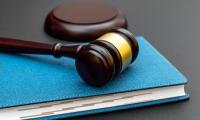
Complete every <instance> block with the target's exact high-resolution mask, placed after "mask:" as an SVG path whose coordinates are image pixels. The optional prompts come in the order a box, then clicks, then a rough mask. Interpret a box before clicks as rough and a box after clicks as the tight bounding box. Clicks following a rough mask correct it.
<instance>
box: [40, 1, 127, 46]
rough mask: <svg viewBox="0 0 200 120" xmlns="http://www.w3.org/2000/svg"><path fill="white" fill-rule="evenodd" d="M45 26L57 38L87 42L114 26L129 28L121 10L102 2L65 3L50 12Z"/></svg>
mask: <svg viewBox="0 0 200 120" xmlns="http://www.w3.org/2000/svg"><path fill="white" fill-rule="evenodd" d="M44 28H45V31H46V32H47V33H48V34H49V35H51V36H53V37H55V38H59V39H63V40H66V41H72V42H87V41H92V40H95V39H96V38H98V37H100V36H101V35H103V34H104V33H106V32H108V31H110V30H111V29H113V28H127V21H126V18H125V16H124V15H123V13H122V12H121V10H119V9H118V8H116V7H114V6H111V5H108V4H105V3H102V2H101V3H100V2H92V1H90V2H76V3H70V4H69V3H64V4H61V5H59V6H58V7H56V8H55V9H53V10H52V11H51V12H50V13H49V14H48V16H47V18H46V21H45V26H44Z"/></svg>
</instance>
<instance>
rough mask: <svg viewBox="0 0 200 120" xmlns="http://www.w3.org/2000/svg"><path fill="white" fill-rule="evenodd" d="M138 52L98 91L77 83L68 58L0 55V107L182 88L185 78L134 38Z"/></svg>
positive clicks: (78, 113) (105, 110) (164, 59)
mask: <svg viewBox="0 0 200 120" xmlns="http://www.w3.org/2000/svg"><path fill="white" fill-rule="evenodd" d="M137 40H138V43H139V47H140V51H139V55H138V58H137V59H136V61H135V62H134V63H133V64H131V65H130V66H129V67H128V69H126V70H125V71H124V72H122V73H121V74H120V75H119V76H117V77H116V78H115V79H114V80H112V81H110V82H109V83H108V84H106V85H105V86H103V87H101V88H95V87H91V86H89V85H87V84H85V83H84V81H82V80H81V78H80V77H79V75H78V73H77V72H76V69H75V66H74V60H73V59H70V58H64V57H63V58H60V59H56V58H53V57H52V56H46V55H21V54H20V55H13V54H12V55H11V54H2V53H1V54H0V108H8V107H13V106H20V105H28V104H33V103H43V102H52V101H59V100H67V99H75V98H82V97H88V96H96V95H98V96H99V95H105V94H110V93H123V92H129V91H138V90H145V89H151V88H160V87H167V86H175V85H182V84H186V83H187V79H186V78H185V77H184V76H183V75H182V74H181V73H180V72H179V71H178V70H177V69H176V68H175V67H174V66H173V65H172V64H171V63H170V62H169V61H168V60H167V59H166V58H164V57H163V56H162V55H161V54H160V53H159V52H158V51H157V50H156V49H155V48H154V47H153V46H152V45H151V44H150V43H149V42H148V41H147V40H145V39H144V38H143V37H137ZM187 98H188V95H187V94H186V95H184V96H179V97H174V98H170V99H165V100H159V101H158V100H156V101H151V102H143V103H139V104H133V105H122V106H118V107H110V108H106V109H97V110H92V111H89V110H88V111H85V112H76V113H72V114H67V115H59V116H56V115H55V116H54V118H58V117H72V116H79V115H86V114H92V113H99V112H108V111H113V110H120V109H127V108H133V107H141V106H146V105H153V104H160V103H165V102H173V101H178V100H183V99H187Z"/></svg>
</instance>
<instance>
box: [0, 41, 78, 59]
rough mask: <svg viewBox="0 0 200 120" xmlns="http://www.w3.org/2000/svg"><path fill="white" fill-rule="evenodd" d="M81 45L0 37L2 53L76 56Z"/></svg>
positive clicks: (0, 50)
mask: <svg viewBox="0 0 200 120" xmlns="http://www.w3.org/2000/svg"><path fill="white" fill-rule="evenodd" d="M79 46H80V45H73V46H63V45H62V44H60V43H56V44H46V43H40V42H33V41H25V40H19V39H12V38H3V37H0V53H1V52H3V53H14V54H15V53H22V54H43V55H54V56H55V57H61V56H66V57H71V58H75V57H76V52H77V49H78V47H79Z"/></svg>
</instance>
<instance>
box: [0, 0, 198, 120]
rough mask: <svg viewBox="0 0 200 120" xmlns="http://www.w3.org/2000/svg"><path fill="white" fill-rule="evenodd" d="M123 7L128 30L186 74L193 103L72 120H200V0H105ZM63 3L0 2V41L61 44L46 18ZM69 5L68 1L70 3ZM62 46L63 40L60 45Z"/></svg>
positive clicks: (48, 0)
mask: <svg viewBox="0 0 200 120" xmlns="http://www.w3.org/2000/svg"><path fill="white" fill-rule="evenodd" d="M104 1H106V2H108V3H111V4H113V5H115V6H117V7H119V8H121V9H122V10H123V11H124V13H125V14H126V16H127V18H128V22H129V29H130V31H132V32H133V33H135V34H136V35H142V36H144V37H145V38H147V39H148V40H149V42H150V43H152V44H153V45H154V46H155V47H156V48H157V49H158V50H159V51H160V52H161V53H162V54H164V56H165V57H167V58H168V59H169V60H170V61H171V62H172V63H173V64H174V65H175V66H176V67H177V68H178V69H179V70H180V71H181V72H182V73H184V74H185V75H186V77H187V78H188V80H189V84H187V86H186V91H187V92H188V93H189V94H190V97H191V99H190V100H189V101H185V102H178V103H172V104H164V105H157V106H152V107H144V108H139V109H129V110H122V111H116V112H110V113H103V114H96V115H89V116H84V117H78V118H72V120H84V119H92V120H111V119H113V120H121V119H124V120H132V119H135V120H136V119H137V120H149V119H153V120H154V119H162V120H169V119H174V120H188V119H190V120H198V119H200V103H199V101H200V94H199V91H200V87H199V85H200V81H199V75H200V63H199V62H200V53H199V52H200V1H199V0H165V1H164V0H104ZM62 2H65V1H64V0H57V1H56V0H0V36H4V37H13V38H19V39H25V40H33V41H34V40H35V41H43V42H55V41H59V40H58V39H54V38H52V37H50V36H48V35H47V34H46V33H45V32H44V31H43V23H44V20H45V17H46V15H47V13H48V12H49V11H50V10H51V9H53V8H54V7H56V6H57V5H58V4H60V3H62ZM66 2H69V1H66ZM59 42H60V41H59Z"/></svg>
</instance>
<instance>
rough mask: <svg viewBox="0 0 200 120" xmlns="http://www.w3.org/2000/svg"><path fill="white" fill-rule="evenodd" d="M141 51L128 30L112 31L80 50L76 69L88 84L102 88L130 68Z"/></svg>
mask: <svg viewBox="0 0 200 120" xmlns="http://www.w3.org/2000/svg"><path fill="white" fill-rule="evenodd" d="M138 51H139V47H138V43H137V40H136V39H135V37H134V36H133V35H132V34H131V33H130V32H129V31H127V30H126V29H116V30H112V31H110V32H108V33H106V34H104V35H102V36H101V37H99V38H98V39H97V40H95V41H93V42H90V43H89V44H87V45H83V46H82V47H80V49H78V52H77V57H76V69H77V71H78V73H79V74H80V76H81V77H82V78H83V80H85V81H86V82H87V83H88V84H90V85H93V86H102V85H104V84H105V83H107V82H108V81H110V80H112V79H113V78H114V77H115V76H116V75H118V74H120V73H121V72H122V71H123V70H124V69H125V68H127V67H128V65H129V64H131V63H132V62H133V61H134V60H135V59H136V57H137V55H138Z"/></svg>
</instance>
